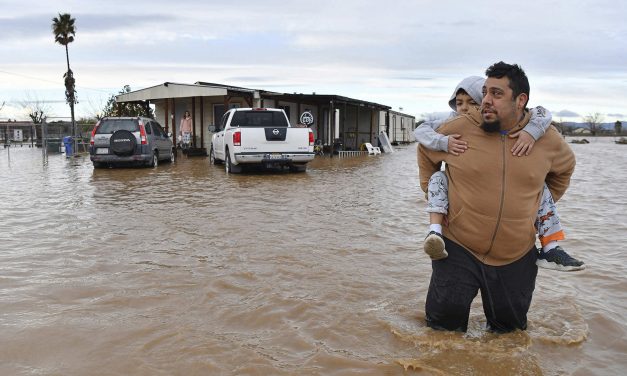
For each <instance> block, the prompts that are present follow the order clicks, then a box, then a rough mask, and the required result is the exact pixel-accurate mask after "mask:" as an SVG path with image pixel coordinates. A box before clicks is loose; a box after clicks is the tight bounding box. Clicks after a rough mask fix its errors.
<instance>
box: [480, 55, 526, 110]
mask: <svg viewBox="0 0 627 376" xmlns="http://www.w3.org/2000/svg"><path fill="white" fill-rule="evenodd" d="M485 74H486V76H488V77H494V78H503V77H507V78H508V79H509V88H510V89H512V92H513V97H514V99H515V98H517V97H518V96H519V95H520V94H522V93H525V94H527V102H529V79H528V78H527V75H526V74H525V71H524V70H523V69H522V68H521V67H520V65H518V64H513V65H512V64H507V63H504V62H502V61H499V62H498V63H495V64H492V65H491V66H490V68H488V69H486V71H485ZM526 105H527V103H525V106H526Z"/></svg>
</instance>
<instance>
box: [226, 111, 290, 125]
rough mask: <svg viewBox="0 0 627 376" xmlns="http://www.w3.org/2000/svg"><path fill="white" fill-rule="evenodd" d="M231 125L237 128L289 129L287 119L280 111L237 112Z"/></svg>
mask: <svg viewBox="0 0 627 376" xmlns="http://www.w3.org/2000/svg"><path fill="white" fill-rule="evenodd" d="M231 124H232V125H233V126H235V127H287V126H288V123H287V119H286V118H285V115H283V113H282V112H279V111H236V112H235V114H234V115H233V120H231Z"/></svg>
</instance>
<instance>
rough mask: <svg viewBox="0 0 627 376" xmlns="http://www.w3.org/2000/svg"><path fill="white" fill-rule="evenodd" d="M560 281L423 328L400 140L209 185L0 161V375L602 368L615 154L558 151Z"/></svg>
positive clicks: (192, 177)
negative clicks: (564, 183) (373, 151)
mask: <svg viewBox="0 0 627 376" xmlns="http://www.w3.org/2000/svg"><path fill="white" fill-rule="evenodd" d="M571 146H572V148H573V150H574V151H575V154H576V156H577V162H578V164H577V169H576V172H575V175H574V176H573V180H572V184H571V188H570V189H569V191H568V192H567V193H566V195H565V196H564V198H563V199H562V200H561V201H560V202H559V203H558V209H559V211H560V214H561V216H562V222H563V225H564V227H565V230H566V234H567V237H568V239H567V240H566V241H564V242H562V245H563V247H564V248H565V249H566V250H567V251H569V252H570V253H571V254H573V255H575V256H577V257H579V258H581V259H583V260H584V261H585V262H586V265H587V266H588V269H587V270H585V271H583V272H577V273H564V272H555V271H547V270H542V269H541V270H540V271H539V273H538V279H537V285H536V292H535V294H534V298H533V303H532V306H531V310H530V312H529V329H528V330H527V331H526V332H516V333H511V334H505V335H495V334H490V333H487V332H486V331H485V330H484V325H485V319H484V317H483V311H482V308H481V301H480V297H477V299H476V301H475V302H474V303H473V309H472V313H471V318H470V329H469V331H468V333H466V334H460V333H443V332H435V331H432V330H431V329H429V328H427V327H426V326H425V322H424V301H425V296H426V292H427V287H428V283H429V277H430V272H431V263H430V262H429V261H428V258H427V256H426V255H425V254H424V253H423V252H422V248H421V242H422V239H423V238H424V236H425V235H426V233H427V216H426V214H425V213H424V207H425V201H424V195H423V194H422V192H421V191H420V189H419V187H418V180H417V167H416V145H415V144H412V145H407V146H404V147H400V148H399V149H398V150H397V152H396V153H392V154H383V155H380V156H370V157H368V156H362V157H352V158H345V159H340V158H317V159H316V160H315V161H314V162H312V163H311V164H310V166H309V169H308V171H307V172H306V173H281V172H269V173H259V172H255V173H249V174H242V175H227V174H225V172H224V170H223V168H218V167H214V166H210V165H209V160H208V159H207V158H189V159H188V158H186V157H182V158H179V160H178V161H177V162H175V163H174V164H171V165H170V164H162V165H160V166H159V167H157V168H140V169H135V168H130V169H99V170H94V169H93V168H92V165H91V163H90V161H89V158H85V157H82V158H71V159H66V158H65V157H64V156H63V155H49V156H48V158H47V159H44V158H43V156H42V154H41V150H40V149H30V148H19V147H18V148H15V147H12V148H10V149H0V187H1V189H0V375H619V374H624V373H623V372H624V368H625V367H626V366H627V355H626V354H627V340H626V338H627V325H626V324H625V319H626V318H627V267H626V265H627V245H626V244H627V214H626V213H627V190H626V189H627V188H626V187H627V145H617V144H614V142H613V140H612V139H610V138H606V139H592V142H591V143H590V144H587V145H571Z"/></svg>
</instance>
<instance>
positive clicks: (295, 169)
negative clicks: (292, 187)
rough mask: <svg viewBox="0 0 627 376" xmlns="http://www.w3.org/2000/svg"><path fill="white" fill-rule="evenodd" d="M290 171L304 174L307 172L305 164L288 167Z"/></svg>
mask: <svg viewBox="0 0 627 376" xmlns="http://www.w3.org/2000/svg"><path fill="white" fill-rule="evenodd" d="M290 171H291V172H305V171H307V165H306V164H294V165H291V166H290Z"/></svg>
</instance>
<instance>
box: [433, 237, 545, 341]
mask: <svg viewBox="0 0 627 376" xmlns="http://www.w3.org/2000/svg"><path fill="white" fill-rule="evenodd" d="M444 241H445V244H446V250H447V251H448V257H447V258H445V259H442V260H438V261H432V268H433V272H432V274H431V283H430V285H429V292H428V293H427V302H426V304H425V311H426V318H427V325H428V326H429V327H431V328H433V329H438V330H455V331H464V332H465V331H466V330H467V329H468V316H469V314H470V305H471V303H472V301H473V299H474V298H475V296H477V292H478V291H481V298H482V300H483V311H484V313H485V316H486V318H487V321H488V328H489V329H490V330H493V331H496V332H509V331H512V330H515V329H522V330H524V329H526V328H527V311H529V305H530V304H531V297H532V296H533V289H534V287H535V283H536V275H537V274H538V267H537V266H536V259H537V250H536V248H535V246H534V248H533V249H531V250H530V251H529V252H528V253H527V254H526V255H525V256H523V257H522V258H521V259H520V260H517V261H515V262H513V263H511V264H508V265H503V266H489V265H485V264H482V263H481V262H480V261H479V260H477V258H475V257H474V256H473V255H471V254H470V253H469V252H468V251H466V250H465V249H464V248H462V247H461V246H460V245H458V244H456V243H454V242H452V241H450V240H448V239H446V238H445V239H444Z"/></svg>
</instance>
